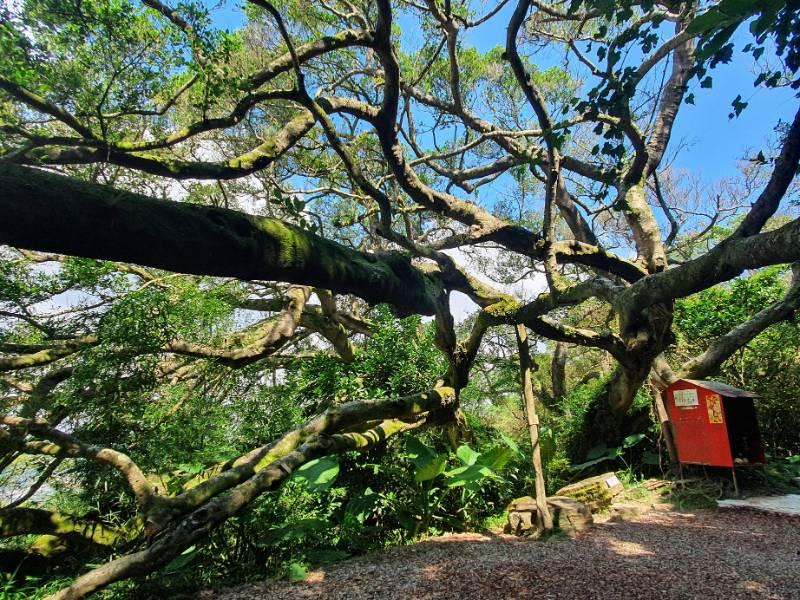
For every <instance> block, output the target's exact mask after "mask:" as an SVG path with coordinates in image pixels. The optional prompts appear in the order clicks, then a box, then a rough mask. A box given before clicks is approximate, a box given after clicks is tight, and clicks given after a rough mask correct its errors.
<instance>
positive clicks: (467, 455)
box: [456, 444, 480, 465]
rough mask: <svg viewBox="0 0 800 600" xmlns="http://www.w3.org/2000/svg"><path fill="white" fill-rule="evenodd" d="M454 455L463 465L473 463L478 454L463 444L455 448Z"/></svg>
mask: <svg viewBox="0 0 800 600" xmlns="http://www.w3.org/2000/svg"><path fill="white" fill-rule="evenodd" d="M456 456H457V457H458V458H459V459H460V460H461V462H463V463H464V464H465V465H474V464H475V461H476V460H478V456H480V455H479V454H478V453H477V452H475V450H473V449H472V448H470V447H469V446H467V445H466V444H464V445H462V446H459V447H458V450H456Z"/></svg>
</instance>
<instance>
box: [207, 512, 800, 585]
mask: <svg viewBox="0 0 800 600" xmlns="http://www.w3.org/2000/svg"><path fill="white" fill-rule="evenodd" d="M202 598H203V600H271V599H277V598H281V599H283V598H286V599H289V598H291V599H305V598H324V599H339V598H341V599H345V598H346V599H347V600H361V599H373V598H374V599H376V600H377V599H381V600H387V599H397V600H400V599H406V598H415V599H416V598H419V599H431V600H433V599H437V600H439V599H442V600H444V599H453V600H471V599H475V600H478V599H481V600H483V599H511V598H536V599H537V600H540V599H559V600H560V599H564V600H567V599H570V600H571V599H584V598H585V599H592V598H598V599H600V598H602V599H620V600H622V599H628V598H637V599H638V598H641V599H656V598H670V599H672V598H685V599H687V600H688V599H696V598H699V599H702V600H712V599H723V598H724V599H725V600H733V599H739V598H769V599H774V600H794V599H798V600H800V519H797V518H792V517H783V516H777V515H768V514H761V513H756V512H751V511H744V510H738V511H737V510H726V511H698V512H696V513H678V512H655V511H653V512H649V513H647V514H645V515H642V516H640V517H637V518H634V519H631V520H629V521H626V522H620V523H611V522H606V523H599V524H597V525H596V526H595V527H594V528H593V529H592V530H591V531H589V532H587V533H584V534H582V535H581V537H580V538H578V539H575V540H568V539H558V540H551V541H548V542H537V541H532V540H528V539H521V538H515V537H512V536H506V535H497V536H484V535H475V534H460V535H449V536H444V537H440V538H433V539H431V540H427V541H425V542H421V543H418V544H414V545H411V546H406V547H401V548H395V549H392V550H389V551H386V552H383V553H380V554H375V555H372V556H365V557H361V558H357V559H351V560H348V561H346V562H343V563H340V564H338V565H336V566H333V567H331V568H329V569H326V570H324V571H314V572H312V573H310V574H309V576H308V579H307V580H306V581H305V582H301V583H294V584H292V583H287V582H270V583H263V584H256V585H248V586H242V587H240V588H236V589H232V590H227V591H224V592H217V593H215V594H214V593H209V592H206V593H205V594H203V596H202Z"/></svg>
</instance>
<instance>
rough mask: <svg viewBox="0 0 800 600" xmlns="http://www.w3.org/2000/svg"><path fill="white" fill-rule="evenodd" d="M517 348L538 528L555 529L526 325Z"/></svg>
mask: <svg viewBox="0 0 800 600" xmlns="http://www.w3.org/2000/svg"><path fill="white" fill-rule="evenodd" d="M516 333H517V347H518V348H519V373H520V380H521V383H522V397H523V399H524V400H525V415H526V416H527V420H528V433H529V434H530V438H531V462H532V463H533V474H534V481H535V482H536V483H535V489H536V494H535V499H536V526H537V528H538V529H540V530H544V531H550V530H551V529H553V517H552V515H551V514H550V509H549V508H548V506H547V492H546V491H545V487H544V472H543V470H542V449H541V447H540V446H539V416H538V415H537V414H536V403H535V399H534V397H533V383H532V381H531V355H530V351H529V349H528V332H527V331H526V330H525V326H524V325H517V327H516Z"/></svg>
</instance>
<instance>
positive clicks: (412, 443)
mask: <svg viewBox="0 0 800 600" xmlns="http://www.w3.org/2000/svg"><path fill="white" fill-rule="evenodd" d="M406 456H407V457H408V460H410V461H411V464H413V465H414V466H415V467H417V468H418V469H420V468H422V467H424V466H425V465H427V464H428V463H429V462H430V461H432V460H434V459H435V458H436V457H437V454H436V451H435V450H434V449H433V448H431V447H429V446H426V445H425V444H423V443H422V442H421V441H420V440H419V439H418V438H415V437H410V438H408V439H407V440H406Z"/></svg>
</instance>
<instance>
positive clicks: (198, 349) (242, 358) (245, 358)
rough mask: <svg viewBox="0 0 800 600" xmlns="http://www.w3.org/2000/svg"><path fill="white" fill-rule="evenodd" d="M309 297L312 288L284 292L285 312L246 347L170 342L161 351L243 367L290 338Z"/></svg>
mask: <svg viewBox="0 0 800 600" xmlns="http://www.w3.org/2000/svg"><path fill="white" fill-rule="evenodd" d="M310 295H311V288H310V287H308V286H299V285H294V286H290V287H289V289H288V290H287V291H286V298H287V302H286V306H285V308H284V310H282V311H281V313H280V314H279V315H278V316H277V317H275V318H274V319H270V320H269V321H267V322H266V323H264V326H263V327H261V328H260V331H259V336H258V339H257V340H256V341H254V342H253V343H251V344H248V345H246V346H242V347H238V348H217V347H213V346H207V345H205V344H198V343H194V342H187V341H185V340H172V341H170V342H168V343H167V345H166V347H165V348H164V349H165V350H166V351H167V352H172V353H175V354H181V355H184V356H193V357H195V358H208V359H212V360H216V361H217V362H219V363H221V364H223V365H226V366H228V367H232V368H239V367H244V366H246V365H249V364H252V363H254V362H256V361H259V360H261V359H263V358H266V357H268V356H271V355H272V354H274V353H275V352H277V351H278V350H280V349H281V348H282V347H283V346H284V345H285V344H286V343H287V342H288V341H289V340H290V339H291V338H292V336H293V335H294V332H295V330H296V328H297V326H298V324H299V323H300V320H301V316H302V314H303V310H304V308H305V304H306V302H307V301H308V297H309V296H310Z"/></svg>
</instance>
